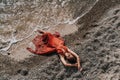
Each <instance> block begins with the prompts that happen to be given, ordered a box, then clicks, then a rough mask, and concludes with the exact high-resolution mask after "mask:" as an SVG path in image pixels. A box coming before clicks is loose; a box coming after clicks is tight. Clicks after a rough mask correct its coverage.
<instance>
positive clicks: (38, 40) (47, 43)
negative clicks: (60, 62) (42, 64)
mask: <svg viewBox="0 0 120 80" xmlns="http://www.w3.org/2000/svg"><path fill="white" fill-rule="evenodd" d="M32 42H33V43H34V45H35V48H36V49H35V51H34V50H32V49H31V48H27V49H28V50H29V51H30V52H32V53H35V54H50V53H52V52H57V53H59V54H62V55H64V52H63V51H62V49H64V50H65V51H66V50H67V47H66V46H65V45H64V40H63V39H62V38H61V37H60V34H59V33H58V32H56V33H55V34H51V33H48V32H47V33H44V34H43V35H42V36H40V35H37V36H36V37H35V38H34V39H33V41H32Z"/></svg>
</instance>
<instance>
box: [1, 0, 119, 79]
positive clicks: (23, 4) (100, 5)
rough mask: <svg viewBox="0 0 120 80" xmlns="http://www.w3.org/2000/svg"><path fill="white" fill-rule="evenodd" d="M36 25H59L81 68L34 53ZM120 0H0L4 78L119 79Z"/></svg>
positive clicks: (54, 27)
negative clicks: (77, 56)
mask: <svg viewBox="0 0 120 80" xmlns="http://www.w3.org/2000/svg"><path fill="white" fill-rule="evenodd" d="M37 29H40V30H44V31H49V32H51V33H54V32H55V31H58V32H60V33H61V36H62V37H63V38H64V39H65V43H66V45H67V46H68V47H69V48H70V49H71V50H73V51H74V52H76V53H77V54H78V55H79V56H80V58H81V65H82V68H83V71H82V72H80V71H78V70H77V69H76V68H70V67H65V66H64V65H63V64H62V63H61V61H60V59H59V57H58V55H57V54H56V53H53V54H52V55H49V56H43V55H35V54H32V53H30V52H29V51H27V50H26V47H31V48H33V49H34V45H33V44H32V42H31V41H32V39H33V38H34V37H35V36H36V35H37V34H38V33H37V32H36V30H37ZM119 79H120V1H119V0H34V1H31V0H28V1H27V0H26V1H24V0H20V1H17V0H11V1H6V0H5V1H4V0H1V1H0V80H119Z"/></svg>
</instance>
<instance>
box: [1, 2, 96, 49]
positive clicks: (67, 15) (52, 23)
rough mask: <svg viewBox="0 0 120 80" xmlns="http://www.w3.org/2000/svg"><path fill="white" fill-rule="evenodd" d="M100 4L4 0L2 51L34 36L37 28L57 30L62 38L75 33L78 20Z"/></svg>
mask: <svg viewBox="0 0 120 80" xmlns="http://www.w3.org/2000/svg"><path fill="white" fill-rule="evenodd" d="M97 1H98V0H79V1H78V0H34V1H33V0H1V1H0V49H1V50H2V51H7V50H9V49H10V47H11V46H12V45H13V44H15V43H17V42H20V41H23V40H24V39H27V38H29V37H31V36H32V35H33V34H34V32H35V31H36V30H37V29H41V30H45V31H50V32H54V31H58V32H61V34H62V35H63V36H64V35H67V34H70V33H73V32H75V31H77V28H78V27H77V25H76V22H77V21H78V19H80V18H81V17H83V16H84V15H85V14H86V13H88V12H89V11H90V10H91V9H92V7H93V6H94V5H95V4H96V3H97ZM66 25H68V26H67V27H66ZM69 26H70V27H69ZM72 26H73V27H72ZM68 28H69V29H68ZM70 29H71V30H70ZM67 30H68V31H67ZM3 43H4V44H3Z"/></svg>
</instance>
